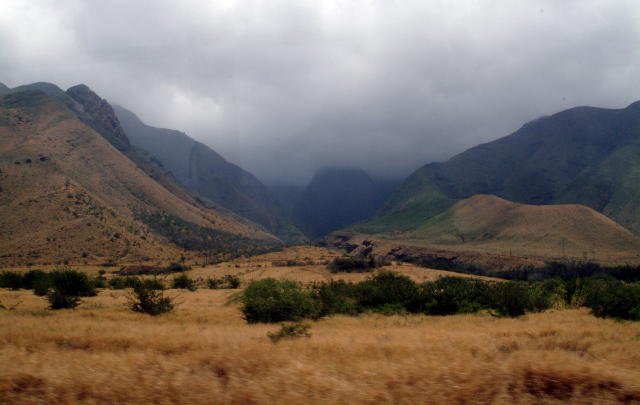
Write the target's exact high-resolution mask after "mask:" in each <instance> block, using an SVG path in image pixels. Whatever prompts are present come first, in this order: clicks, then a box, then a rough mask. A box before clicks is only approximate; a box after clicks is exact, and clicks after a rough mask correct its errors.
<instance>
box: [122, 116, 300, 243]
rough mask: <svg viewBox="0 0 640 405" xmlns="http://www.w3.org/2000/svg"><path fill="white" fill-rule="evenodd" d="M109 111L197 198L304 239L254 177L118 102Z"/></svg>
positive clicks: (285, 237)
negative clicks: (148, 120) (112, 109)
mask: <svg viewBox="0 0 640 405" xmlns="http://www.w3.org/2000/svg"><path fill="white" fill-rule="evenodd" d="M114 110H115V113H116V115H117V117H118V119H119V121H120V122H121V123H122V126H123V128H124V130H125V131H126V133H127V135H128V137H129V139H130V140H131V143H132V144H133V145H134V146H136V147H138V148H141V149H144V150H146V151H148V152H150V153H151V154H152V155H153V156H155V157H157V158H158V160H159V161H160V162H162V166H163V167H164V168H166V169H168V170H170V171H171V173H172V174H173V175H174V176H175V177H176V179H177V180H178V181H179V182H180V183H181V184H183V185H184V186H185V187H187V188H188V189H189V190H190V191H191V192H193V193H195V194H196V195H198V196H199V197H201V198H202V200H205V201H208V202H210V203H212V204H215V205H218V206H222V207H225V208H226V209H228V210H231V211H233V212H235V213H236V214H238V215H241V216H243V217H245V218H248V219H250V220H252V221H254V222H256V223H259V224H261V225H263V226H264V227H265V228H266V229H267V230H269V231H270V232H272V233H274V234H276V235H277V236H278V237H280V238H281V239H282V240H285V241H287V242H291V243H299V242H304V241H305V240H306V238H305V237H304V235H302V233H301V232H300V231H299V230H298V229H297V228H296V227H295V226H294V225H293V223H292V222H291V221H290V220H288V219H287V217H286V215H284V213H283V210H282V209H281V208H280V207H279V206H278V204H277V202H276V200H275V199H274V197H273V196H272V195H271V193H270V192H269V190H268V189H267V188H266V187H265V186H264V185H263V184H262V183H261V182H260V181H259V180H258V179H257V178H256V177H255V176H254V175H252V174H251V173H249V172H247V171H245V170H243V169H242V168H240V167H238V166H236V165H234V164H233V163H230V162H228V161H226V160H225V159H224V158H223V157H222V156H220V155H219V154H218V153H217V152H216V151H214V150H213V149H211V148H209V147H208V146H206V145H204V144H202V143H200V142H197V141H195V140H194V139H192V138H190V137H189V136H187V135H186V134H184V133H182V132H180V131H176V130H172V129H164V128H156V127H152V126H149V125H146V124H145V123H143V122H142V121H141V120H140V118H138V117H137V116H136V115H135V114H134V113H132V112H131V111H129V110H127V109H125V108H122V107H119V106H114Z"/></svg>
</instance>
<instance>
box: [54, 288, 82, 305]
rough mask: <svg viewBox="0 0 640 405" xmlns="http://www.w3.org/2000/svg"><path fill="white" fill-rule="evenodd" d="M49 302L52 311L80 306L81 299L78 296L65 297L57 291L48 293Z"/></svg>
mask: <svg viewBox="0 0 640 405" xmlns="http://www.w3.org/2000/svg"><path fill="white" fill-rule="evenodd" d="M47 300H49V308H51V309H69V308H75V307H77V306H78V305H80V297H78V296H77V295H65V294H63V293H61V292H60V291H58V290H55V289H53V290H50V291H49V292H48V293H47Z"/></svg>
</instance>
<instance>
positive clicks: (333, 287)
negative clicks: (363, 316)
mask: <svg viewBox="0 0 640 405" xmlns="http://www.w3.org/2000/svg"><path fill="white" fill-rule="evenodd" d="M312 291H313V296H314V297H315V299H317V300H318V301H319V302H320V315H321V316H326V315H332V314H346V315H355V314H357V313H359V312H360V311H361V308H360V306H359V305H358V299H357V294H356V287H355V285H354V284H351V283H346V282H344V281H343V280H339V281H333V280H332V281H330V282H328V283H318V284H315V285H314V286H313V287H312Z"/></svg>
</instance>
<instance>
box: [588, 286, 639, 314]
mask: <svg viewBox="0 0 640 405" xmlns="http://www.w3.org/2000/svg"><path fill="white" fill-rule="evenodd" d="M583 288H584V305H585V306H587V307H589V308H590V309H591V311H592V312H593V314H594V315H596V316H600V317H612V318H619V319H629V320H640V284H639V283H625V282H622V281H618V280H613V279H595V278H594V279H590V280H588V281H587V282H586V283H585V285H584V287H583Z"/></svg>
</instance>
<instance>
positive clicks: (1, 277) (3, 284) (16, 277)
mask: <svg viewBox="0 0 640 405" xmlns="http://www.w3.org/2000/svg"><path fill="white" fill-rule="evenodd" d="M22 282H23V278H22V274H21V273H18V272H16V271H9V270H5V271H3V272H2V273H0V288H10V289H12V290H19V289H21V288H23V286H22Z"/></svg>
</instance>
